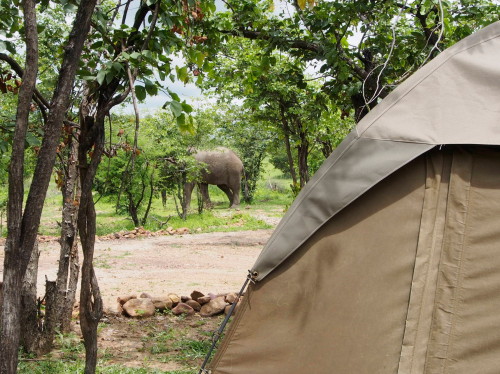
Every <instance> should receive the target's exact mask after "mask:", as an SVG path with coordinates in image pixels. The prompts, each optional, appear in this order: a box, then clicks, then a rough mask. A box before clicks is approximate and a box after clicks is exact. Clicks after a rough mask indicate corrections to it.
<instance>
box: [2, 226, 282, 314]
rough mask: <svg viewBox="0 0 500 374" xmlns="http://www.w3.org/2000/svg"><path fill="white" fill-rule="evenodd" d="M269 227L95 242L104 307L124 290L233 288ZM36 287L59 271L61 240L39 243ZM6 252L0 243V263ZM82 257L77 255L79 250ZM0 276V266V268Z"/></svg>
mask: <svg viewBox="0 0 500 374" xmlns="http://www.w3.org/2000/svg"><path fill="white" fill-rule="evenodd" d="M271 233H272V230H256V231H239V232H227V233H225V232H214V233H204V234H188V235H183V236H162V237H152V238H139V239H120V240H112V241H105V242H100V243H96V252H95V260H94V264H95V268H96V274H97V277H98V280H99V285H100V288H101V293H102V297H103V300H104V305H105V307H108V308H112V309H113V308H114V306H115V304H116V298H117V297H118V296H123V295H127V294H140V293H142V292H146V293H149V294H150V295H152V296H161V295H164V294H167V293H170V292H173V293H177V294H179V295H189V294H190V293H191V292H192V291H193V290H195V289H196V290H199V291H201V292H204V293H208V292H212V293H222V292H235V291H237V290H239V288H240V286H241V285H242V284H243V282H244V280H245V276H246V272H247V270H248V269H249V268H250V267H251V266H252V265H253V264H254V262H255V260H256V259H257V256H258V255H259V253H260V251H261V250H262V247H263V245H264V244H265V243H266V242H267V240H268V239H269V237H270V235H271ZM40 250H41V256H40V266H39V276H38V278H39V280H38V289H39V290H42V287H43V284H44V281H45V275H46V276H47V277H48V278H49V279H50V280H53V279H55V277H56V273H57V261H58V256H59V245H58V244H57V243H54V242H52V243H42V244H40ZM3 256H4V251H3V247H2V246H0V264H3ZM80 256H81V255H80ZM0 275H2V276H3V274H2V268H0Z"/></svg>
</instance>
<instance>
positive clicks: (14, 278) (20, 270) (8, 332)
mask: <svg viewBox="0 0 500 374" xmlns="http://www.w3.org/2000/svg"><path fill="white" fill-rule="evenodd" d="M35 6H36V3H35V1H34V0H25V1H23V2H22V7H23V12H24V27H25V36H26V67H25V71H24V74H23V84H22V85H21V88H20V90H19V95H18V104H17V113H16V127H15V130H14V138H13V142H12V154H11V162H10V165H9V198H8V203H7V227H8V234H7V241H6V243H5V259H4V270H3V305H2V311H1V313H2V318H1V322H2V325H1V326H0V334H1V335H0V373H2V374H12V373H16V371H17V360H18V358H17V352H18V348H19V339H20V333H19V328H20V306H21V293H20V292H19V291H20V290H21V287H22V279H23V276H24V273H25V272H26V268H27V266H28V262H29V258H30V255H31V250H32V249H33V248H32V246H33V244H34V240H33V244H32V245H31V247H30V246H26V247H23V245H22V235H23V228H22V224H23V211H22V209H23V198H24V184H23V174H24V142H25V138H26V133H27V129H28V118H29V112H30V106H31V98H32V96H33V93H34V90H35V84H36V76H37V74H38V33H37V30H36V11H35ZM34 235H36V230H35V232H34Z"/></svg>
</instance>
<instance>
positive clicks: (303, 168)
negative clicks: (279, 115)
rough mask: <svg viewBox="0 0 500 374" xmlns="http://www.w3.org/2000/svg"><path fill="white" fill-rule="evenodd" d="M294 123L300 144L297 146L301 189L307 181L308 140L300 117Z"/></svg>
mask: <svg viewBox="0 0 500 374" xmlns="http://www.w3.org/2000/svg"><path fill="white" fill-rule="evenodd" d="M296 125H297V129H298V133H299V139H300V144H299V146H298V147H297V155H298V166H299V177H300V188H301V189H302V188H303V187H304V186H305V185H306V183H307V182H309V165H308V162H307V159H308V156H309V141H308V140H307V134H306V132H305V131H304V127H303V124H302V122H301V121H300V119H297V120H296Z"/></svg>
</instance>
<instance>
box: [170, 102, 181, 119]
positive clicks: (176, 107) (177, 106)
mask: <svg viewBox="0 0 500 374" xmlns="http://www.w3.org/2000/svg"><path fill="white" fill-rule="evenodd" d="M170 110H171V111H172V114H173V115H174V117H176V118H177V117H180V116H181V115H182V104H181V103H179V102H178V101H171V102H170Z"/></svg>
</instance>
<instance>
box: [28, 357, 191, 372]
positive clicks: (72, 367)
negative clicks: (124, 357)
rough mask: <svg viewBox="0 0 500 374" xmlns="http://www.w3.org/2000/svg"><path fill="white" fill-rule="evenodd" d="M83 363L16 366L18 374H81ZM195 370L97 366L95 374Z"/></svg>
mask: <svg viewBox="0 0 500 374" xmlns="http://www.w3.org/2000/svg"><path fill="white" fill-rule="evenodd" d="M84 368H85V363H84V362H83V360H80V361H63V360H59V359H57V360H56V359H54V360H39V361H21V362H20V363H19V366H18V373H19V374H80V373H83V371H84ZM195 372H196V371H195V370H173V371H163V370H157V369H149V368H128V367H125V366H122V365H109V366H102V365H101V364H99V365H98V367H97V370H96V373H97V374H195Z"/></svg>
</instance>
